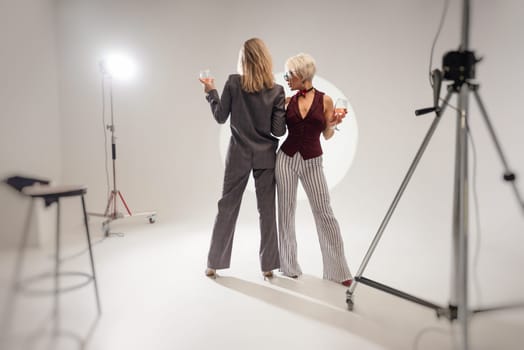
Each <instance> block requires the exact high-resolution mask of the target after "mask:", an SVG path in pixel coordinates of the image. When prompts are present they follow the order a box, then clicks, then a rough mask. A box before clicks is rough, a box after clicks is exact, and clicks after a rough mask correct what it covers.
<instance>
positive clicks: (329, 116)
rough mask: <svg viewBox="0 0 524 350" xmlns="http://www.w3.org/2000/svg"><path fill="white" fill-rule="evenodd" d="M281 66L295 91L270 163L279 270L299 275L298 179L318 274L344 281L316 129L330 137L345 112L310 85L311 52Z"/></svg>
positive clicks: (346, 270)
mask: <svg viewBox="0 0 524 350" xmlns="http://www.w3.org/2000/svg"><path fill="white" fill-rule="evenodd" d="M286 71H287V72H286V74H285V76H284V78H285V79H286V80H287V82H288V85H289V87H290V88H291V90H293V91H294V90H297V91H298V92H297V94H296V95H294V96H293V97H291V98H290V99H289V101H288V105H287V110H286V124H287V128H288V137H287V138H286V140H285V141H284V143H283V144H282V147H281V148H280V150H279V152H278V154H277V160H276V165H275V177H276V182H277V193H278V228H279V249H280V270H281V271H282V273H283V274H284V275H286V276H289V277H293V278H297V277H298V276H300V275H301V274H302V270H301V269H300V265H299V263H298V260H297V241H296V235H295V211H296V198H297V187H298V180H300V181H301V183H302V186H303V187H304V190H305V191H306V194H307V196H308V199H309V204H310V205H311V208H312V211H313V215H314V218H315V223H316V227H317V233H318V237H319V241H320V249H321V252H322V260H323V265H324V275H323V278H324V279H327V280H331V281H334V282H339V283H342V284H343V285H345V286H349V285H350V284H351V281H352V277H351V273H350V271H349V267H348V264H347V262H346V258H345V255H344V243H343V241H342V236H341V234H340V227H339V225H338V222H337V219H336V218H335V216H334V215H333V210H332V209H331V204H330V200H329V191H328V187H327V183H326V178H325V176H324V171H323V168H322V148H321V145H320V134H323V135H324V138H325V139H329V138H331V137H332V136H333V134H334V127H335V126H336V125H337V124H338V123H340V122H341V120H342V118H343V117H344V116H345V114H342V115H335V114H334V110H333V100H332V99H331V98H330V97H329V96H327V95H325V94H324V93H323V92H320V91H318V90H316V89H315V88H314V87H313V83H312V80H313V76H314V75H315V71H316V66H315V61H314V59H313V58H312V57H311V56H310V55H308V54H299V55H296V56H293V57H291V58H289V59H288V60H287V62H286Z"/></svg>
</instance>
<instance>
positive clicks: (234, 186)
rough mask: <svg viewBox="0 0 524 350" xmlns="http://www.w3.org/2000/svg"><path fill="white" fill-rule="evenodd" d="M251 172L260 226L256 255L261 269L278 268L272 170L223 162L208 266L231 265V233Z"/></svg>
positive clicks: (233, 230) (223, 267)
mask: <svg viewBox="0 0 524 350" xmlns="http://www.w3.org/2000/svg"><path fill="white" fill-rule="evenodd" d="M251 171H253V178H254V179H255V191H256V197H257V207H258V212H259V225H260V248H259V258H260V266H261V270H262V271H271V270H274V269H277V268H278V267H279V266H280V264H279V256H278V236H277V224H276V209H275V169H251V168H249V167H242V166H238V164H231V163H229V162H228V163H226V170H225V174H224V185H223V188H222V198H221V199H220V200H219V201H218V214H217V216H216V219H215V225H214V227H213V234H212V237H211V245H210V248H209V254H208V260H207V267H209V268H213V269H226V268H229V267H230V264H231V251H232V248H233V236H234V233H235V226H236V222H237V218H238V213H239V210H240V204H241V202H242V195H243V194H244V190H245V188H246V185H247V182H248V180H249V175H250V173H251Z"/></svg>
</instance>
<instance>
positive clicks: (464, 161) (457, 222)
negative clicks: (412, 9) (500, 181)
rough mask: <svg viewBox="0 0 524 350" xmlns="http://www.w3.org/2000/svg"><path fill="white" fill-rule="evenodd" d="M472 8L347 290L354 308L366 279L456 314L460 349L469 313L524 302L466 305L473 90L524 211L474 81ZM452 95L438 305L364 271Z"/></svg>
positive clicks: (466, 13) (452, 316)
mask: <svg viewBox="0 0 524 350" xmlns="http://www.w3.org/2000/svg"><path fill="white" fill-rule="evenodd" d="M469 12H470V2H469V0H464V2H463V23H462V38H461V39H462V41H461V46H460V50H459V51H454V52H449V53H448V54H447V55H446V56H445V57H444V60H443V63H444V65H443V66H444V79H446V80H453V84H451V85H449V86H448V89H447V94H446V97H445V98H444V99H443V102H442V104H441V105H440V106H439V105H438V103H439V101H440V83H441V81H440V79H441V73H440V71H438V70H436V71H433V74H432V76H433V77H434V78H436V81H435V84H434V107H432V108H425V109H422V110H418V111H416V112H415V114H416V115H421V114H425V113H429V112H433V111H434V112H435V113H436V116H435V118H434V120H433V122H432V124H431V126H430V128H429V130H428V132H427V134H426V136H425V138H424V140H423V142H422V145H421V146H420V148H419V150H418V152H417V153H416V155H415V158H414V160H413V162H412V163H411V166H410V167H409V170H408V172H407V174H406V176H405V177H404V180H403V181H402V184H401V185H400V188H399V189H398V191H397V193H396V195H395V198H394V199H393V202H392V204H391V205H390V207H389V209H388V211H387V213H386V215H385V217H384V219H383V220H382V223H381V224H380V227H379V229H378V231H377V233H376V235H375V237H374V238H373V241H372V243H371V245H370V247H369V248H368V251H367V252H366V255H365V256H364V260H363V261H362V263H361V265H360V267H359V269H358V271H357V274H356V276H355V283H353V284H352V285H351V286H350V288H349V289H348V290H347V292H346V303H347V306H348V309H349V310H353V307H354V302H353V294H354V291H355V288H356V287H357V285H358V283H363V284H365V285H368V286H370V287H372V288H375V289H379V290H382V291H384V292H386V293H389V294H392V295H395V296H397V297H400V298H403V299H406V300H408V301H411V302H414V303H417V304H420V305H422V306H425V307H428V308H431V309H433V310H435V312H436V314H437V317H441V316H444V317H447V318H448V319H449V320H450V321H453V320H455V319H458V321H459V322H460V330H461V337H460V338H461V345H462V349H464V350H468V349H469V318H470V315H471V312H473V313H478V312H485V311H493V310H500V309H507V308H512V307H523V306H524V303H522V304H514V305H503V306H497V307H489V308H482V309H477V310H469V308H468V283H467V281H468V236H469V230H468V193H469V190H468V144H467V141H468V140H467V138H468V132H469V128H468V117H469V113H468V98H469V95H470V94H471V93H472V94H473V96H474V97H475V100H476V101H477V104H478V106H479V108H480V111H481V114H482V117H483V119H484V121H485V123H486V125H487V128H488V131H489V134H490V136H491V138H492V140H493V142H494V144H495V147H496V150H497V153H498V155H499V157H500V159H501V161H502V164H503V167H504V171H505V172H504V180H505V181H508V182H510V183H511V185H512V188H513V192H514V193H515V196H516V199H517V201H518V204H519V205H520V207H521V208H522V210H523V213H524V201H523V200H522V196H521V195H520V193H519V192H518V189H517V186H516V184H515V180H516V176H515V174H514V173H513V172H511V171H510V170H509V167H508V163H507V161H506V158H505V156H504V154H503V152H502V148H501V146H500V143H499V141H498V139H497V136H496V134H495V131H494V129H493V126H492V124H491V122H490V120H489V117H488V114H487V112H486V109H485V108H484V104H483V103H482V100H481V98H480V95H479V93H478V87H479V85H478V84H475V83H473V82H472V81H471V79H473V78H474V75H475V64H476V63H477V62H478V60H477V59H475V56H474V54H473V52H471V51H468V44H469ZM453 94H456V95H457V100H458V108H457V110H458V113H457V131H456V149H455V177H454V178H455V181H454V198H453V232H452V235H453V264H452V267H453V271H452V273H453V274H454V275H453V276H452V292H451V294H452V295H451V298H450V304H449V305H448V306H447V307H444V306H440V305H437V304H434V303H432V302H429V301H427V300H424V299H421V298H418V297H416V296H413V295H410V294H408V293H405V292H402V291H400V290H398V289H394V288H392V287H389V286H386V285H384V284H381V283H379V282H376V281H373V280H371V279H368V278H366V277H364V276H363V273H364V270H365V268H366V266H367V264H368V263H369V260H370V259H371V256H372V254H373V252H374V251H375V249H376V247H377V245H378V243H379V240H380V238H381V237H382V234H383V233H384V230H385V229H386V226H387V224H388V222H389V220H390V219H391V216H392V215H393V212H394V211H395V209H396V207H397V204H398V202H399V201H400V198H401V196H402V194H403V193H404V191H405V189H406V188H407V185H408V183H409V181H410V179H411V177H412V175H413V173H414V171H415V169H416V167H417V165H418V163H419V161H420V159H421V158H422V155H423V154H424V151H425V150H426V148H427V146H428V144H429V142H430V140H431V137H432V136H433V134H434V132H435V130H436V128H437V126H438V124H439V122H440V120H441V116H442V115H443V113H444V111H445V109H446V107H447V106H448V102H449V100H450V99H451V96H452V95H453Z"/></svg>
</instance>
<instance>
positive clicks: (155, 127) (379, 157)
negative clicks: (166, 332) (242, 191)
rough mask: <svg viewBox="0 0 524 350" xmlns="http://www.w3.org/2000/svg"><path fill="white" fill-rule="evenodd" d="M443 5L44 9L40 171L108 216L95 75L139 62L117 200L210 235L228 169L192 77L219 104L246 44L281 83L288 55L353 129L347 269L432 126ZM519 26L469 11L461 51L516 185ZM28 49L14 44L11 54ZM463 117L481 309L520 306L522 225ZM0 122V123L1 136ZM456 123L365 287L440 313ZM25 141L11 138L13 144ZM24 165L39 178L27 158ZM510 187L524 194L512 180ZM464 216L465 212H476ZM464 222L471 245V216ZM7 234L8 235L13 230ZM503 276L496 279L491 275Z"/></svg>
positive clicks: (443, 131)
mask: <svg viewBox="0 0 524 350" xmlns="http://www.w3.org/2000/svg"><path fill="white" fill-rule="evenodd" d="M443 4H444V1H433V0H402V1H394V2H393V1H378V0H375V1H365V2H363V1H347V0H341V1H328V2H324V3H319V2H318V1H312V0H302V1H295V0H291V1H285V2H282V1H278V0H267V1H240V0H238V1H234V0H227V1H204V0H194V1H186V2H181V1H167V0H163V1H162V0H155V1H139V0H105V1H102V0H92V1H81V0H62V1H56V2H55V3H54V4H51V5H50V9H51V10H52V11H54V12H53V13H54V18H53V19H52V23H53V26H54V30H55V33H56V37H54V36H53V37H51V38H50V39H49V40H48V42H47V44H48V46H46V47H51V46H53V45H54V41H53V40H55V39H56V55H57V58H56V65H52V66H53V67H55V68H56V69H57V71H58V72H57V74H56V77H55V78H53V77H51V78H49V79H50V80H49V81H51V83H52V82H53V81H54V80H53V79H56V81H58V93H59V103H60V125H59V126H58V125H56V126H55V129H56V130H58V131H56V130H55V132H58V133H59V135H60V140H61V145H62V146H61V148H60V150H59V151H58V153H57V151H56V150H55V149H51V152H50V153H52V154H51V156H52V157H55V158H56V157H57V158H59V161H55V163H56V164H57V165H59V166H60V168H61V171H60V173H59V174H56V173H55V172H54V171H52V170H50V169H47V168H46V167H45V166H41V167H39V168H36V169H34V171H35V172H36V171H39V172H41V173H42V175H45V176H49V177H59V178H61V181H63V182H64V183H85V184H87V185H88V187H89V194H88V201H87V203H88V207H89V209H90V210H91V211H102V210H103V209H104V207H105V202H106V190H107V188H106V180H105V168H104V133H105V132H106V131H104V126H103V123H102V113H101V110H102V105H101V87H100V84H101V76H100V73H99V71H98V61H99V60H100V59H101V58H102V57H103V56H104V54H106V53H108V52H111V51H113V50H120V51H125V52H127V53H128V54H129V55H131V56H132V57H133V58H134V59H135V60H136V61H137V64H138V65H139V74H138V76H137V78H136V79H135V80H134V81H132V82H127V83H118V82H115V85H114V99H115V125H116V134H117V137H118V139H117V156H118V160H117V162H118V163H117V166H118V170H117V171H118V185H119V189H120V190H121V191H122V193H123V194H124V196H125V198H126V200H127V201H128V204H129V205H130V207H131V209H132V210H136V211H141V210H151V209H154V210H157V211H158V213H159V217H158V220H159V221H164V222H166V221H172V222H173V223H177V224H184V225H187V224H190V225H194V226H195V227H199V228H202V229H205V230H210V229H211V227H212V224H213V221H214V215H215V210H216V201H217V199H218V197H219V195H220V191H221V182H222V173H223V168H224V167H223V162H222V159H221V157H220V152H219V139H220V126H219V125H218V124H216V123H215V122H214V120H213V118H212V116H211V114H210V112H209V106H208V104H207V102H206V101H205V99H204V94H203V91H202V87H201V85H200V84H199V83H198V81H197V75H198V71H199V70H200V69H202V68H210V69H211V71H212V72H213V74H214V75H215V77H216V80H217V86H218V87H219V90H220V91H221V90H222V86H223V83H224V82H225V79H226V77H227V75H228V74H230V73H233V72H234V71H235V69H236V62H237V53H238V49H239V47H240V45H241V44H242V42H243V41H244V40H246V39H248V38H250V37H252V36H258V37H260V38H262V39H264V40H265V41H266V43H267V44H268V46H269V48H270V50H271V52H272V54H273V59H274V65H275V71H282V70H283V65H284V62H285V59H286V58H287V57H289V56H291V55H294V54H296V53H298V52H308V53H310V54H311V55H313V57H315V58H316V60H317V64H318V74H319V75H320V76H322V77H323V78H326V79H327V80H329V81H330V82H331V83H333V84H335V85H336V86H337V87H338V88H339V89H340V90H341V91H343V92H344V94H345V95H346V96H348V97H349V98H350V102H351V104H352V106H353V108H354V111H355V115H356V118H357V121H358V128H359V130H358V131H359V136H358V137H359V138H358V147H357V153H356V155H355V158H354V161H353V164H352V166H351V168H350V169H349V171H348V173H347V175H346V176H345V178H344V179H343V180H342V181H341V182H340V183H339V184H338V185H337V186H336V187H335V188H334V189H333V191H332V204H333V208H334V211H335V213H336V215H337V217H338V219H339V221H340V224H341V227H342V229H343V234H344V239H345V244H346V248H347V249H346V250H347V253H348V259H349V263H350V266H351V267H352V269H353V270H355V269H356V268H357V267H358V264H359V263H360V261H361V259H362V257H363V255H364V253H365V249H366V248H367V247H368V245H369V243H370V241H371V239H372V237H373V235H374V234H375V232H376V229H377V228H378V226H379V224H380V222H381V220H382V218H383V216H384V214H385V212H386V210H387V208H388V207H389V204H390V202H391V200H392V199H393V197H394V195H395V193H396V191H397V189H398V186H399V185H400V182H401V180H402V179H403V177H404V174H405V172H406V171H407V169H408V166H409V164H410V163H411V161H412V159H413V157H414V155H415V152H416V151H417V149H418V147H419V146H420V143H421V141H422V139H423V137H424V135H425V133H426V131H427V129H428V128H429V125H430V123H431V121H432V119H433V116H432V115H428V116H424V117H415V116H414V113H413V111H414V110H415V109H417V108H421V107H427V106H430V105H431V104H432V92H431V88H430V86H429V83H428V69H429V68H428V65H429V59H430V48H431V43H432V40H433V38H434V35H435V33H436V30H437V27H438V22H439V18H440V15H441V11H442V8H443ZM460 5H461V2H460V1H451V4H450V8H449V10H448V16H447V18H446V22H445V25H444V28H443V30H442V33H441V36H440V39H439V41H438V43H437V46H436V50H435V54H434V60H433V62H434V67H437V66H440V63H441V58H442V56H443V54H444V53H445V52H447V51H450V50H456V49H457V48H458V45H459V41H460V25H461V8H460ZM523 15H524V8H522V6H521V4H520V1H518V0H502V1H497V2H495V1H487V0H479V1H472V19H471V48H472V49H474V50H475V51H476V53H477V56H483V57H485V59H484V60H483V61H482V62H481V63H479V64H478V65H477V78H478V80H479V82H480V84H481V88H480V94H481V96H482V98H483V100H484V103H485V104H486V107H487V109H488V112H489V113H490V116H491V121H492V122H493V124H494V126H495V128H496V131H497V132H498V136H499V139H500V141H501V143H502V146H503V149H504V151H505V154H506V156H507V158H508V160H509V162H510V165H511V166H512V168H513V169H514V170H515V171H516V172H517V173H518V174H524V159H523V157H522V150H523V149H524V147H523V146H524V141H523V137H522V133H523V131H524V120H523V118H521V114H522V113H521V105H520V100H521V98H522V89H521V87H520V85H521V84H520V82H521V81H522V79H523V78H524V73H523V72H522V70H521V69H519V68H520V65H519V63H520V62H522V61H523V59H524V49H523V47H522V45H521V44H519V43H520V41H521V39H520V38H521V37H522V36H523V34H524V24H523V22H522V18H523ZM18 16H19V17H23V16H24V15H23V13H21V14H18ZM38 28H39V27H37V26H36V25H35V29H38ZM20 38H21V39H22V37H20ZM26 45H27V42H25V41H23V40H21V41H20V42H19V43H18V45H17V47H20V48H24V47H26ZM17 47H15V48H13V51H16V48H17ZM14 55H15V56H16V55H20V56H23V55H24V53H23V52H14ZM16 57H18V56H16ZM30 64H31V65H32V66H34V67H40V66H39V64H41V63H40V61H38V60H37V59H36V58H35V59H34V61H33V62H31V63H30ZM31 78H32V76H31V77H28V79H31ZM10 93H11V94H14V95H15V96H20V95H22V94H24V92H23V91H19V92H16V93H14V92H10ZM38 96H39V95H38V94H34V95H32V96H31V97H32V98H31V99H30V100H28V101H27V103H28V104H32V103H35V104H36V101H35V98H37V97H38ZM452 103H456V100H455V99H453V100H452ZM470 106H471V109H470V111H471V121H470V123H471V128H472V132H473V136H474V140H475V145H476V149H477V155H478V158H477V172H476V175H477V176H476V180H477V181H476V185H477V186H476V189H477V191H478V197H479V201H480V207H479V211H480V214H481V217H480V222H481V225H482V233H483V236H482V250H481V255H480V257H481V259H480V263H479V270H480V271H481V275H482V276H492V277H493V278H495V281H494V282H495V283H493V284H491V287H490V286H488V284H489V283H488V281H487V280H484V283H485V284H486V288H487V292H486V293H485V294H486V298H488V299H489V296H490V294H489V288H492V289H493V290H494V289H496V288H497V285H501V284H502V285H504V286H507V289H508V293H509V294H511V295H522V292H523V290H522V289H518V288H517V289H515V288H512V287H511V286H512V285H513V284H514V282H513V275H515V274H516V273H517V272H519V271H518V267H519V266H522V263H523V260H522V259H523V258H522V256H521V254H520V251H521V249H520V248H521V247H522V246H523V245H524V218H523V216H522V214H521V212H519V209H518V207H517V205H516V203H515V200H514V198H513V196H512V193H511V191H510V188H509V186H507V185H506V184H504V183H503V182H502V181H501V177H502V173H503V169H502V166H501V164H500V161H499V159H498V157H497V154H496V153H495V148H494V146H493V144H492V142H491V139H490V138H489V136H488V134H487V131H486V128H485V125H483V122H482V120H481V118H480V115H479V113H478V109H477V108H476V104H475V103H474V101H473V98H471V101H470ZM5 118H6V116H5V115H2V122H4V120H5ZM35 118H36V117H35ZM455 122H456V114H455V112H453V111H452V110H451V109H448V111H447V112H446V114H445V116H444V118H443V120H442V121H441V124H440V126H439V128H438V129H437V132H436V133H435V135H434V138H433V140H432V142H431V144H430V146H429V148H428V150H427V153H426V155H425V156H424V157H423V159H422V161H421V163H420V165H419V169H418V170H417V172H416V173H415V176H414V177H413V180H412V182H411V184H410V185H409V187H408V189H407V191H406V193H405V196H404V198H403V200H402V201H401V203H400V205H399V207H398V210H397V212H396V214H395V215H394V216H393V218H392V220H391V223H390V225H389V227H388V230H387V231H386V234H385V236H384V238H383V240H382V241H381V244H380V245H379V248H378V249H377V251H376V254H375V256H376V258H374V259H373V260H372V262H371V264H370V265H369V268H368V271H369V273H368V274H369V275H371V277H376V278H377V279H378V280H381V281H383V282H385V283H393V284H395V283H398V284H400V285H401V286H402V283H404V281H405V279H406V278H407V277H409V278H413V279H414V280H416V281H418V282H419V283H416V285H414V286H413V289H416V290H415V291H416V292H419V293H421V294H430V295H432V296H433V297H434V298H435V299H444V300H445V299H446V296H447V295H448V294H449V293H448V290H447V288H448V286H449V270H450V262H449V261H450V248H451V241H450V236H451V225H452V218H451V214H452V194H453V175H454V173H453V167H454V143H455ZM23 130H24V128H23V127H18V128H16V129H15V132H16V133H23ZM341 132H344V131H343V130H342V131H341ZM0 133H1V134H2V139H4V137H6V136H7V135H9V134H12V131H10V130H8V129H6V128H2V129H1V130H0ZM35 146H36V147H38V144H35ZM3 147H4V149H3V150H2V152H3V154H4V152H5V154H6V155H5V157H6V159H7V160H6V162H5V163H4V164H6V165H7V167H6V168H4V165H2V173H9V172H13V171H17V170H18V169H20V165H19V164H18V162H16V161H14V159H15V158H14V156H12V155H10V154H11V153H8V152H6V150H5V147H6V146H5V145H4V146H3ZM26 161H27V162H28V163H29V162H30V163H32V164H33V163H34V162H35V159H34V158H31V157H28V158H27V159H26ZM520 189H521V191H524V185H522V181H521V184H520ZM3 200H4V199H3ZM473 208H474V204H473V202H471V213H472V214H473V212H474V210H473ZM298 218H299V223H298V225H299V226H302V227H304V228H305V231H308V230H309V231H311V232H307V235H309V233H311V234H312V235H314V229H312V227H314V224H313V221H312V218H311V214H310V210H309V208H308V205H307V203H306V202H301V203H300V204H299V208H298ZM470 221H471V226H472V243H471V245H472V247H474V244H475V237H476V232H477V229H476V225H475V220H474V217H473V216H472V218H471V220H470ZM257 222H258V220H257V214H256V205H255V200H254V195H253V194H252V193H250V192H248V193H246V195H245V197H244V202H243V207H242V209H241V213H240V224H241V225H256V223H257ZM138 224H140V223H138ZM3 225H4V224H3ZM6 225H7V226H4V229H3V230H2V231H3V232H2V234H4V232H5V233H7V232H10V231H11V229H13V227H12V226H13V225H10V224H9V223H8V224H6ZM305 235H306V233H304V236H305ZM304 239H305V238H304ZM435 259H438V260H439V261H442V269H440V270H439V271H431V273H426V274H423V275H420V274H417V272H425V271H426V270H425V264H426V262H427V261H433V262H434V261H435ZM415 267H416V268H415ZM501 270H503V271H505V272H504V273H503V274H500V276H499V272H501ZM399 271H403V273H402V274H400V273H399ZM399 276H400V277H399ZM492 277H490V278H492ZM435 281H438V283H437V284H435V283H433V282H435ZM512 293H513V294H512ZM519 293H520V294H519Z"/></svg>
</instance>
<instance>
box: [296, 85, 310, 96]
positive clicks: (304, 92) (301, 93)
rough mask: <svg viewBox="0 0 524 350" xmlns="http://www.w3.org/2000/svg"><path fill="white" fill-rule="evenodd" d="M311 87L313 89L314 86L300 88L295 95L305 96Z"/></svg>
mask: <svg viewBox="0 0 524 350" xmlns="http://www.w3.org/2000/svg"><path fill="white" fill-rule="evenodd" d="M313 89H314V87H313V86H312V87H310V88H309V89H302V90H299V91H298V92H297V95H298V97H300V96H302V97H306V94H307V93H308V92H310V91H311V90H313Z"/></svg>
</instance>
